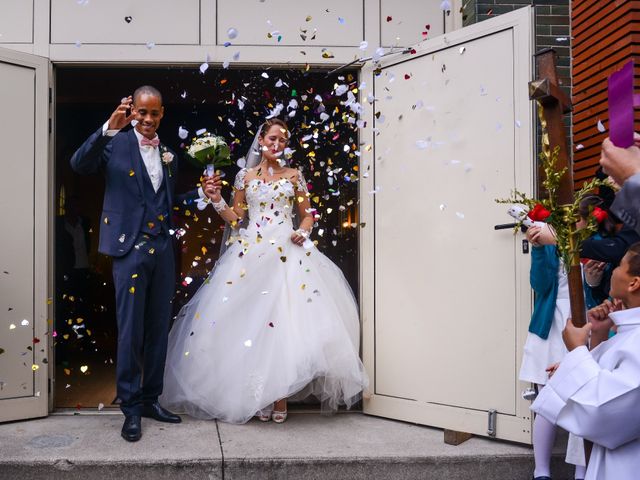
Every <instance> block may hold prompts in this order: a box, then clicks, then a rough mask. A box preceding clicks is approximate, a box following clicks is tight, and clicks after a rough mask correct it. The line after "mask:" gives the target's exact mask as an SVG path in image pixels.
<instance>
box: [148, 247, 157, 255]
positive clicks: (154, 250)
mask: <svg viewBox="0 0 640 480" xmlns="http://www.w3.org/2000/svg"><path fill="white" fill-rule="evenodd" d="M155 252H156V249H155V248H153V247H151V248H150V249H149V253H150V254H151V255H153V254H154V253H155Z"/></svg>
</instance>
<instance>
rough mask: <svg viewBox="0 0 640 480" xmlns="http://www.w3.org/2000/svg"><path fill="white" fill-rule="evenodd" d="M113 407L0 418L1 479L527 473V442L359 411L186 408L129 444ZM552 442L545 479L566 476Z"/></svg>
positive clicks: (455, 478)
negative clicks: (226, 413) (243, 415)
mask: <svg viewBox="0 0 640 480" xmlns="http://www.w3.org/2000/svg"><path fill="white" fill-rule="evenodd" d="M122 420H123V417H122V416H120V415H108V414H107V415H104V414H103V415H81V416H50V417H48V418H44V419H39V420H31V421H26V422H14V423H8V424H4V425H0V479H12V480H13V479H16V480H17V479H20V480H31V479H34V480H35V479H47V480H49V479H51V480H57V479H65V480H73V479H82V480H85V479H92V480H93V479H97V480H101V479H118V480H123V479H129V478H132V479H136V480H146V479H154V480H156V479H161V480H164V479H182V478H185V479H187V478H188V479H191V478H193V479H207V480H217V479H221V480H235V479H242V480H253V479H256V480H258V479H260V480H263V479H269V480H271V479H274V480H275V479H309V480H315V479H323V480H325V479H331V480H339V479H349V480H360V479H362V480H365V479H366V480H371V479H378V478H380V479H402V480H411V479H425V480H429V479H447V480H462V479H483V480H484V479H496V480H518V479H522V480H528V479H530V478H531V472H532V468H533V455H532V450H531V448H530V447H526V446H522V445H515V444H511V443H507V442H501V441H495V440H488V439H484V438H472V439H471V440H469V441H467V442H465V443H463V444H462V445H459V446H451V445H446V444H444V442H443V432H442V430H439V429H433V428H427V427H422V426H417V425H412V424H407V423H403V422H396V421H391V420H385V419H380V418H375V417H370V416H366V415H362V414H358V413H344V414H342V413H341V414H338V415H334V416H331V417H323V416H321V415H318V414H308V413H294V414H291V415H290V417H289V419H288V420H287V422H286V423H284V424H282V425H277V424H273V423H271V422H270V423H264V424H263V423H260V422H258V421H251V422H249V423H248V424H246V425H228V424H224V423H218V422H213V421H199V420H194V419H191V418H189V417H185V418H184V422H183V423H182V424H179V425H166V424H161V423H158V422H155V421H153V420H149V419H143V437H142V439H141V440H140V441H139V442H137V443H133V444H132V443H127V442H125V441H124V440H122V439H121V438H120V427H121V425H122ZM563 459H564V456H563V455H562V451H561V448H557V449H556V452H555V453H554V460H553V471H554V478H555V479H556V480H558V479H569V478H573V477H572V476H571V473H572V472H571V469H570V468H569V466H567V465H565V464H564V462H563Z"/></svg>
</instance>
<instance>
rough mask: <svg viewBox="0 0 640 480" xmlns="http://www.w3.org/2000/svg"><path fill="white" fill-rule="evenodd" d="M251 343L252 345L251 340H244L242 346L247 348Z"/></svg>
mask: <svg viewBox="0 0 640 480" xmlns="http://www.w3.org/2000/svg"><path fill="white" fill-rule="evenodd" d="M251 345H253V342H252V341H251V340H245V342H244V346H245V347H247V348H249V347H251Z"/></svg>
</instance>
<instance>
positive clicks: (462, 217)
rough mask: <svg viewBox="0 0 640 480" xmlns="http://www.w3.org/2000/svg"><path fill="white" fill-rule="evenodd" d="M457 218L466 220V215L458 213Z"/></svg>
mask: <svg viewBox="0 0 640 480" xmlns="http://www.w3.org/2000/svg"><path fill="white" fill-rule="evenodd" d="M456 217H458V218H459V219H464V213H462V212H456Z"/></svg>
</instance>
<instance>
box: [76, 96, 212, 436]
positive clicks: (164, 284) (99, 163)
mask: <svg viewBox="0 0 640 480" xmlns="http://www.w3.org/2000/svg"><path fill="white" fill-rule="evenodd" d="M129 109H130V110H131V113H128V111H129ZM163 115H164V107H163V106H162V95H161V94H160V92H159V91H158V90H156V89H155V88H154V87H151V86H142V87H140V88H138V89H137V90H136V91H135V92H134V93H133V97H131V96H129V97H125V98H123V99H122V101H121V103H120V105H118V107H117V108H116V110H115V111H114V112H113V113H112V114H111V117H110V118H109V120H108V121H107V122H106V123H105V124H104V125H103V126H102V127H100V128H99V129H98V130H97V131H96V132H95V133H94V134H93V135H91V136H90V137H89V138H88V139H87V140H86V141H85V142H84V143H83V144H82V146H81V147H80V148H79V149H78V150H77V151H76V152H75V153H74V155H73V157H72V158H71V167H72V168H73V170H75V171H76V172H77V173H80V174H84V175H86V174H93V173H97V172H101V173H102V174H104V176H105V180H106V188H105V194H104V202H103V210H102V216H101V219H100V244H99V249H98V250H99V251H100V253H103V254H105V255H109V256H111V257H112V258H113V281H114V286H115V291H116V316H117V322H118V357H117V368H116V374H117V389H118V398H119V399H120V401H121V407H120V408H121V409H122V412H123V413H124V415H125V421H124V425H123V427H122V437H123V438H124V439H125V440H127V441H130V442H135V441H137V440H139V439H140V437H141V436H142V425H141V417H150V418H153V419H155V420H158V421H160V422H168V423H180V422H181V418H180V417H179V416H178V415H175V414H173V413H171V412H169V411H168V410H166V409H164V408H163V407H161V406H160V404H159V403H158V396H159V395H160V394H161V393H162V383H163V377H164V365H165V357H166V353H167V335H168V332H169V318H170V315H171V299H172V297H173V290H174V258H173V247H172V244H171V234H170V228H171V215H172V212H173V207H174V204H175V205H179V204H182V203H183V202H184V201H187V200H193V199H196V198H197V197H198V196H201V197H203V196H204V193H203V192H202V190H201V189H198V190H193V191H191V192H189V193H187V194H184V195H179V196H178V197H177V198H174V185H175V179H176V175H177V167H176V163H177V162H176V161H174V159H175V154H174V153H173V152H171V151H170V150H169V149H168V148H167V147H165V146H164V145H163V144H161V143H160V140H159V139H158V136H157V134H156V130H157V129H158V127H159V125H160V120H162V117H163ZM134 120H135V121H136V122H137V123H135V127H134V128H133V129H128V130H125V131H123V130H122V129H123V128H124V127H126V126H128V125H129V124H130V123H132V121H134ZM220 185H221V182H220V179H219V177H218V176H215V177H207V178H206V182H205V190H206V191H207V193H210V192H211V191H212V190H213V189H214V188H218V187H220Z"/></svg>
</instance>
